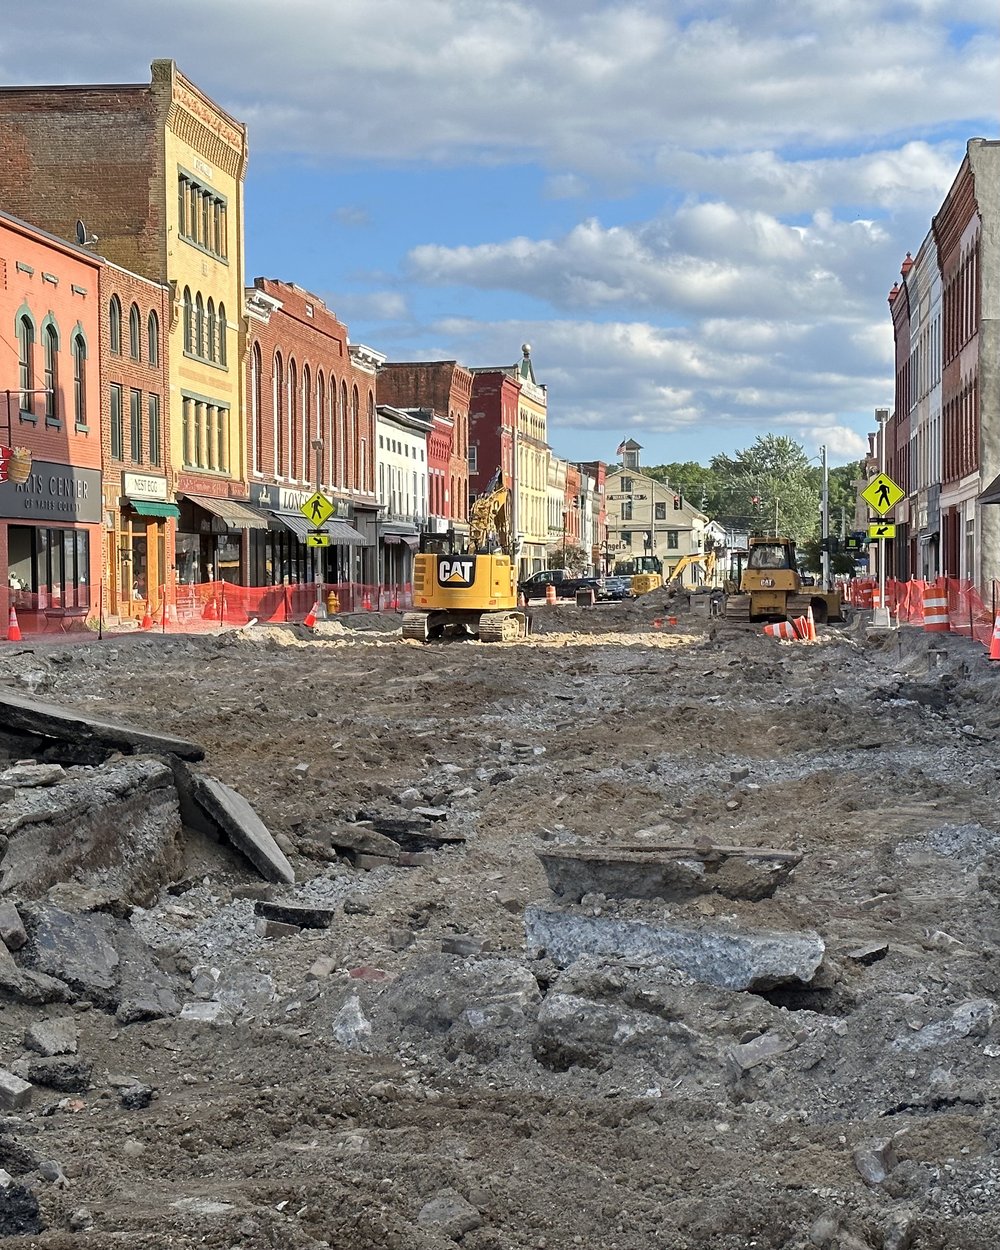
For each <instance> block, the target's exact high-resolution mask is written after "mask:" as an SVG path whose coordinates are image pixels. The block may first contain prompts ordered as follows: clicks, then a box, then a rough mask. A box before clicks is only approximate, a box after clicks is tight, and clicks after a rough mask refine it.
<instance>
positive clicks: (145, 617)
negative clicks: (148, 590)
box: [139, 599, 153, 629]
mask: <svg viewBox="0 0 1000 1250" xmlns="http://www.w3.org/2000/svg"><path fill="white" fill-rule="evenodd" d="M139 628H140V629H152V628H153V614H152V612H151V611H150V610H149V600H148V599H147V600H146V611H145V612H144V613H143V614H142V624H141V625H140V626H139Z"/></svg>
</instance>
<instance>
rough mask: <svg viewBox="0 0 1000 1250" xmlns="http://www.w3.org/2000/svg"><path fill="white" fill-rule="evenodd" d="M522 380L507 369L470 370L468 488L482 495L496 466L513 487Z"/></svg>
mask: <svg viewBox="0 0 1000 1250" xmlns="http://www.w3.org/2000/svg"><path fill="white" fill-rule="evenodd" d="M520 394H521V383H520V382H519V381H518V379H517V378H516V377H515V376H514V375H513V374H512V373H511V372H510V371H509V370H507V369H473V371H472V403H471V409H470V415H469V490H470V491H471V492H472V494H473V495H479V494H481V493H482V492H483V491H484V490H485V489H486V486H487V483H489V482H490V481H491V480H492V478H493V475H494V474H495V473H496V471H497V469H500V471H501V477H502V481H503V485H504V486H506V487H507V488H508V490H513V488H514V439H515V437H516V431H517V412H518V399H519V396H520Z"/></svg>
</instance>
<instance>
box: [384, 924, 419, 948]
mask: <svg viewBox="0 0 1000 1250" xmlns="http://www.w3.org/2000/svg"><path fill="white" fill-rule="evenodd" d="M385 940H386V945H387V946H388V947H389V949H390V950H392V951H405V950H406V948H407V947H408V946H411V945H412V944H413V934H412V933H411V932H410V930H409V929H390V930H389V932H388V933H387V934H386V936H385Z"/></svg>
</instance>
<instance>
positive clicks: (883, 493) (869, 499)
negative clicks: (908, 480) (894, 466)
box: [861, 473, 904, 516]
mask: <svg viewBox="0 0 1000 1250" xmlns="http://www.w3.org/2000/svg"><path fill="white" fill-rule="evenodd" d="M903 493H904V492H903V491H902V490H901V489H900V487H899V486H897V485H896V483H895V482H894V481H893V480H892V478H891V477H890V476H889V475H888V474H887V473H880V474H879V475H878V477H873V478H872V480H871V481H870V482H869V483H868V485H867V486H866V487H865V488H864V490H863V491H862V492H861V498H862V499H863V500H864V501H865V503H866V504H867V505H868V506H869V508H871V510H872V511H873V512H877V513H878V514H879V516H885V514H886V513H887V512H891V511H892V509H893V508H895V506H896V504H898V503H899V501H900V500H901V499H902V498H903Z"/></svg>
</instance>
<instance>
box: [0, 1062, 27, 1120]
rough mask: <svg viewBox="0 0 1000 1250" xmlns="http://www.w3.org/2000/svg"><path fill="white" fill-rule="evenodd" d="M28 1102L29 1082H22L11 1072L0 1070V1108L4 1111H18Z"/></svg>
mask: <svg viewBox="0 0 1000 1250" xmlns="http://www.w3.org/2000/svg"><path fill="white" fill-rule="evenodd" d="M30 1101H31V1083H30V1081H22V1080H21V1078H20V1077H19V1076H15V1075H14V1073H13V1072H7V1071H5V1070H3V1069H0V1108H2V1109H3V1110H4V1111H19V1110H20V1109H21V1108H22V1107H26V1106H27V1105H28V1103H29V1102H30Z"/></svg>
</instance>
